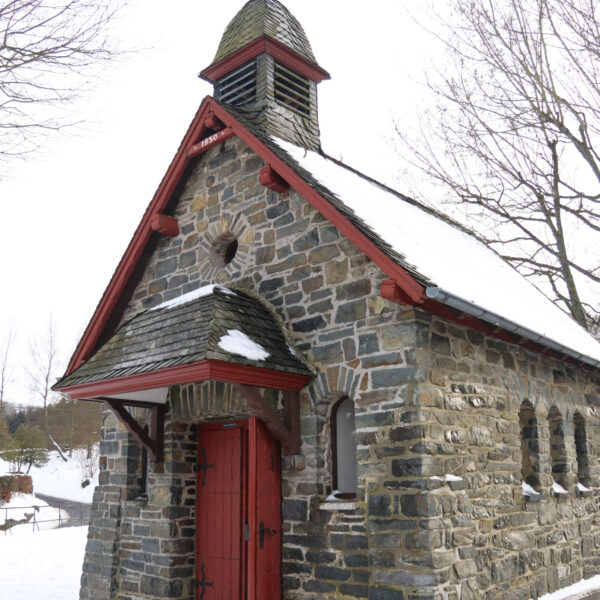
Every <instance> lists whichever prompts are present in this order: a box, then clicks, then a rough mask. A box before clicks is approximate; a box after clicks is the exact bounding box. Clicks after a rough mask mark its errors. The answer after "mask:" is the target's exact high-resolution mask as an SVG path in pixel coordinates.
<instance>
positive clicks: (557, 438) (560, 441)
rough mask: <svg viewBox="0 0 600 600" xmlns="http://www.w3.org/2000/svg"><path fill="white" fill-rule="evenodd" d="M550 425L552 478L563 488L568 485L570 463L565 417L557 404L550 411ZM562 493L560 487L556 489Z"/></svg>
mask: <svg viewBox="0 0 600 600" xmlns="http://www.w3.org/2000/svg"><path fill="white" fill-rule="evenodd" d="M548 426H549V429H550V457H551V458H552V479H554V481H555V483H557V484H558V485H559V486H560V487H562V488H563V490H564V491H565V492H566V491H567V490H566V489H565V488H566V487H567V473H568V472H569V465H568V463H567V453H566V450H565V432H564V427H563V418H562V415H561V414H560V411H559V410H558V408H556V406H553V407H552V408H551V409H550V412H549V413H548ZM554 491H555V492H556V491H558V492H559V493H562V491H561V490H560V489H556V486H555V490H554Z"/></svg>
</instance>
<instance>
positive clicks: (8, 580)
mask: <svg viewBox="0 0 600 600" xmlns="http://www.w3.org/2000/svg"><path fill="white" fill-rule="evenodd" d="M87 530H88V528H87V527H68V528H64V529H54V530H51V531H40V532H36V533H31V532H30V531H29V535H15V536H12V537H11V536H10V534H9V535H8V536H6V537H4V536H0V557H1V559H2V578H1V581H2V592H1V593H0V597H2V598H4V599H6V600H76V599H77V598H78V597H79V580H80V578H81V565H82V563H83V555H84V550H85V541H86V538H87Z"/></svg>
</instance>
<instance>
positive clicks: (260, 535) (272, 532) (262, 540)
mask: <svg viewBox="0 0 600 600" xmlns="http://www.w3.org/2000/svg"><path fill="white" fill-rule="evenodd" d="M265 533H266V534H267V535H268V536H269V537H271V536H273V535H275V534H276V533H277V530H276V529H269V528H268V527H265V524H264V523H263V522H262V521H261V522H260V525H259V526H258V545H259V547H260V549H261V550H262V549H263V547H264V545H265Z"/></svg>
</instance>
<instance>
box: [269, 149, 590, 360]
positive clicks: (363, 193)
mask: <svg viewBox="0 0 600 600" xmlns="http://www.w3.org/2000/svg"><path fill="white" fill-rule="evenodd" d="M274 141H275V143H276V144H277V145H278V146H279V147H280V148H281V149H282V150H284V151H285V152H287V153H288V154H289V155H290V156H291V157H292V158H293V159H294V160H295V161H296V162H297V163H298V164H299V165H300V166H301V167H302V168H304V169H306V170H307V171H308V172H309V173H311V175H312V176H313V177H314V178H315V179H316V180H318V181H319V182H320V183H321V184H322V185H324V186H325V187H326V188H327V189H329V191H331V192H332V193H333V194H335V196H337V198H338V199H339V200H340V201H341V202H342V203H343V204H345V205H346V206H347V207H348V208H350V209H351V210H353V211H354V212H355V214H356V215H357V217H358V218H359V219H361V220H362V221H363V222H364V223H365V224H366V225H368V226H369V227H370V228H371V229H372V230H373V231H375V232H376V233H377V234H378V235H379V236H381V238H383V239H384V240H385V241H386V242H387V243H388V244H390V246H392V248H393V249H394V250H395V251H396V252H398V253H399V254H401V255H403V256H404V257H405V259H406V262H407V263H409V264H411V265H414V267H415V268H416V270H417V271H418V272H419V273H420V274H421V275H423V276H424V277H425V278H427V279H428V280H429V281H431V282H433V284H434V286H435V287H438V288H441V289H442V290H443V291H445V292H447V293H449V294H451V295H453V296H456V297H457V298H459V299H461V300H464V301H466V302H467V303H468V304H470V305H473V306H474V307H478V308H481V309H484V310H485V311H488V312H489V313H493V314H495V315H499V316H501V317H503V318H504V319H506V320H508V321H511V322H513V323H515V324H516V325H519V326H520V327H523V328H525V329H527V330H530V331H531V332H533V333H534V334H538V335H539V336H543V337H546V338H549V339H550V340H552V341H554V342H556V343H557V344H559V345H560V346H564V347H566V348H567V349H570V350H572V351H573V353H574V354H575V355H576V356H578V355H583V356H585V357H588V358H591V359H593V361H600V343H598V342H597V341H596V340H595V339H594V338H593V337H592V336H591V335H590V334H588V333H587V332H586V331H585V330H584V329H583V328H582V327H580V326H579V325H578V324H577V323H576V322H575V321H574V320H573V319H571V318H570V317H569V316H568V315H566V314H565V313H564V312H563V311H562V310H561V309H560V308H558V306H556V305H555V304H553V303H552V302H551V301H550V300H549V299H548V298H546V297H545V296H544V295H543V294H542V293H541V292H540V291H539V290H537V289H536V288H535V287H534V286H533V285H532V284H531V283H530V282H529V281H527V280H526V279H525V278H524V277H523V276H522V275H520V274H519V273H518V272H517V271H516V270H515V269H513V268H512V267H511V266H510V265H509V264H508V263H506V262H505V261H504V260H503V259H502V258H501V257H500V256H498V255H497V254H496V253H495V252H493V251H492V250H491V249H490V248H488V247H487V246H486V245H485V244H483V243H482V242H480V241H479V240H478V239H477V238H476V237H475V236H473V235H470V234H468V233H466V232H464V231H461V230H460V229H459V228H458V227H454V226H453V225H451V224H450V223H449V222H448V221H445V220H444V219H442V218H439V217H437V216H435V215H434V214H432V213H430V212H428V211H427V210H425V209H424V208H421V207H419V206H418V205H417V204H415V203H411V202H408V201H406V200H403V199H402V198H401V197H400V196H398V195H397V194H395V193H393V192H392V191H390V190H388V189H386V188H384V187H383V186H379V185H377V184H376V183H375V182H373V181H371V180H369V179H367V178H365V177H361V176H360V175H359V174H358V173H356V172H355V171H353V170H351V169H349V168H345V167H344V166H343V165H341V164H339V163H338V162H336V161H333V160H331V159H328V158H327V157H325V156H323V155H321V154H318V153H317V152H313V151H310V150H305V149H304V148H299V147H298V146H294V145H293V144H290V143H289V142H286V141H284V140H281V139H275V138H274ZM482 318H483V317H482ZM540 343H541V344H545V345H548V344H547V343H545V341H544V340H540Z"/></svg>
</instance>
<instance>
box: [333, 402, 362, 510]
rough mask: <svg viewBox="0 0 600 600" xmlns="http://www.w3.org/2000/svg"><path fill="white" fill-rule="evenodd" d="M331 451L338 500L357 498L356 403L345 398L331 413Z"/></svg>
mask: <svg viewBox="0 0 600 600" xmlns="http://www.w3.org/2000/svg"><path fill="white" fill-rule="evenodd" d="M331 449H332V458H333V461H332V462H333V469H332V470H333V488H334V492H333V494H334V496H336V497H337V498H344V499H348V498H354V497H355V496H356V485H357V475H356V428H355V425H354V402H352V400H350V398H343V399H342V400H340V401H339V402H338V403H337V404H336V405H335V406H334V407H333V411H332V413H331Z"/></svg>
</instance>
